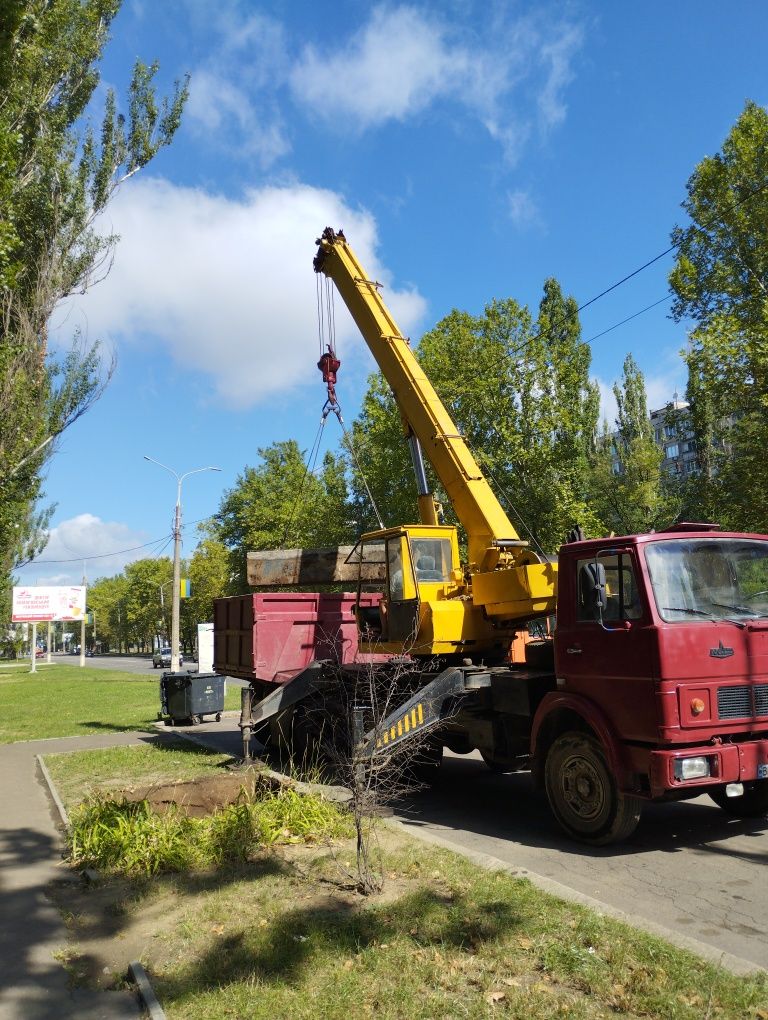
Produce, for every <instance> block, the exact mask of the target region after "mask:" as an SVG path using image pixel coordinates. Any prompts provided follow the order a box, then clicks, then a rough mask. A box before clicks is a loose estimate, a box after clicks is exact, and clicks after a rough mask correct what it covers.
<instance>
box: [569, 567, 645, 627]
mask: <svg viewBox="0 0 768 1020" xmlns="http://www.w3.org/2000/svg"><path fill="white" fill-rule="evenodd" d="M597 562H598V563H600V564H602V566H603V567H604V568H605V608H604V609H603V610H602V613H601V612H600V610H599V609H598V608H597V606H596V604H595V599H594V583H595V571H594V564H595V559H594V557H592V558H591V559H585V560H577V563H576V576H577V579H578V599H577V605H576V619H577V621H579V622H587V621H599V620H601V619H602V620H603V621H605V622H606V623H610V622H612V621H616V620H638V619H639V618H640V617H641V616H642V613H643V608H642V602H641V600H640V591H639V588H638V586H637V578H636V575H635V568H634V564H633V563H632V560H631V558H630V557H629V556H627V555H626V554H625V553H618V554H615V555H613V556H600V557H599V559H598V560H597Z"/></svg>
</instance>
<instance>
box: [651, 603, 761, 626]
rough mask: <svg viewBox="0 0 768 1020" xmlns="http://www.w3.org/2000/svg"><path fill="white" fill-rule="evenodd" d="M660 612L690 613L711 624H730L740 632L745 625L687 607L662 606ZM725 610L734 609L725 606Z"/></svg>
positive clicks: (725, 617)
mask: <svg viewBox="0 0 768 1020" xmlns="http://www.w3.org/2000/svg"><path fill="white" fill-rule="evenodd" d="M718 604H719V603H717V602H713V603H712V605H713V606H716V605H718ZM661 608H662V612H665V613H667V612H669V613H690V614H691V616H704V617H705V618H706V619H707V620H712V622H713V623H732V624H733V625H734V627H740V628H741V629H742V630H743V629H744V627H746V624H745V623H742V621H741V620H732V619H731V618H730V617H728V616H721V617H718V616H713V615H712V613H706V612H704V610H703V609H691V608H690V607H689V606H662V607H661ZM726 608H727V609H735V608H737V607H735V606H726Z"/></svg>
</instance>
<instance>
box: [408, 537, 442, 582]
mask: <svg viewBox="0 0 768 1020" xmlns="http://www.w3.org/2000/svg"><path fill="white" fill-rule="evenodd" d="M411 552H412V555H413V566H414V568H415V571H416V582H417V583H418V582H420V581H438V582H440V581H441V582H443V583H445V582H446V581H448V580H450V575H451V568H452V563H451V542H450V539H448V538H412V539H411Z"/></svg>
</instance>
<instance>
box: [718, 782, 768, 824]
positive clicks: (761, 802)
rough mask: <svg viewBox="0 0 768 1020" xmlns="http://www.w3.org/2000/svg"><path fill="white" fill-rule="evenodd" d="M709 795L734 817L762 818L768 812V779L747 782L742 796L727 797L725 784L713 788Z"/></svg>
mask: <svg viewBox="0 0 768 1020" xmlns="http://www.w3.org/2000/svg"><path fill="white" fill-rule="evenodd" d="M709 796H710V797H711V798H712V800H713V801H714V802H715V804H717V806H718V807H719V808H722V809H723V811H725V813H726V814H728V815H731V816H732V817H733V818H760V817H761V815H765V814H768V779H760V780H758V781H757V782H755V783H745V784H744V793H742V795H741V796H740V797H726V795H725V787H724V786H718V787H716V788H715V789H714V790H711V791H710V793H709Z"/></svg>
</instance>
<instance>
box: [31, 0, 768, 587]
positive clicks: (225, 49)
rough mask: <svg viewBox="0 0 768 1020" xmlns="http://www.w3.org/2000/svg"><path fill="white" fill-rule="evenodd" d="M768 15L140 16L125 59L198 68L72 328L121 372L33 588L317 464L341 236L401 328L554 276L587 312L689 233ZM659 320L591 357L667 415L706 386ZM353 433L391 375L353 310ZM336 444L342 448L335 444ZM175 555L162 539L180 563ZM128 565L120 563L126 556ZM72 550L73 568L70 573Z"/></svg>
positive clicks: (90, 423) (56, 479)
mask: <svg viewBox="0 0 768 1020" xmlns="http://www.w3.org/2000/svg"><path fill="white" fill-rule="evenodd" d="M766 30H768V8H766V6H765V4H763V3H760V2H745V3H742V4H739V5H738V6H735V5H726V4H722V3H720V2H716V0H678V2H676V3H674V4H670V3H668V2H660V0H650V2H648V3H645V4H642V5H640V4H634V5H629V4H614V3H608V2H603V3H600V2H595V0H593V2H582V3H553V4H547V3H533V2H520V3H494V2H493V0H486V2H475V0H454V2H450V0H449V2H444V3H384V4H365V3H361V2H353V0H336V2H335V3H333V4H322V5H320V4H310V3H303V2H295V0H294V2H289V0H274V2H272V3H255V2H250V0H217V2H216V3H211V2H206V0H163V2H162V3H157V2H150V0H125V3H124V6H123V9H122V11H121V13H120V15H119V16H118V18H117V20H116V21H115V23H114V26H113V38H112V41H111V43H110V44H109V47H108V49H107V53H106V58H105V61H104V64H103V80H104V83H105V84H111V85H114V86H115V87H116V88H117V89H118V92H120V91H121V90H124V87H125V84H126V82H127V79H128V77H129V72H130V67H131V66H132V63H133V61H134V60H135V58H136V57H137V56H140V57H142V59H145V60H147V61H149V60H152V59H154V58H155V57H156V58H158V59H159V60H160V62H161V72H160V75H159V85H160V87H161V89H167V88H169V87H170V84H171V83H172V81H173V79H174V78H176V77H179V76H181V75H183V74H184V73H185V72H189V73H190V74H191V76H192V77H191V96H190V101H189V104H188V107H187V110H186V114H185V117H184V122H183V125H182V128H181V129H180V131H179V134H178V135H177V138H176V140H175V141H174V143H173V145H172V146H171V147H170V148H169V149H168V150H167V151H165V152H163V153H161V155H160V156H159V157H158V158H157V159H156V160H155V161H154V162H153V163H152V164H151V165H150V166H149V167H148V168H146V170H145V171H142V172H141V173H140V174H138V175H137V176H136V177H134V178H132V179H131V180H130V181H128V182H127V183H126V184H125V185H124V187H123V188H122V190H121V191H120V192H119V194H118V196H117V197H116V199H115V200H114V202H113V203H112V205H111V206H110V208H109V212H108V214H107V216H106V218H105V223H104V225H103V229H112V230H114V231H116V232H117V233H119V234H120V236H121V241H120V244H119V245H118V247H117V249H116V251H115V257H114V264H113V266H112V270H111V273H110V275H109V276H108V277H107V278H106V279H105V280H104V281H103V282H100V283H99V284H98V285H96V286H94V287H93V288H92V290H91V291H90V292H89V293H88V294H86V295H85V296H81V297H77V298H73V299H70V300H69V301H67V302H66V303H65V304H64V305H63V306H62V307H60V308H59V309H58V310H57V312H56V315H55V317H54V323H53V327H54V334H55V336H56V337H58V338H59V340H60V341H61V342H64V343H66V342H67V341H68V339H69V338H70V337H71V335H72V332H73V330H75V329H76V328H80V329H82V330H83V332H84V334H85V335H86V336H87V337H88V339H89V340H96V339H101V340H102V341H103V342H104V345H105V348H106V349H107V350H109V351H114V352H115V354H116V356H117V370H116V373H115V375H114V378H113V380H112V382H111V384H110V386H109V388H108V389H107V391H106V393H105V394H104V396H103V397H102V399H101V401H100V402H99V403H98V404H97V405H96V407H95V408H94V409H93V410H92V411H91V412H90V413H89V414H88V415H86V416H85V417H83V418H82V419H81V420H80V421H78V422H77V423H76V425H75V426H74V427H73V428H72V429H71V430H70V431H69V432H67V433H66V435H65V436H64V437H63V439H62V440H61V442H60V445H59V449H58V451H57V453H56V456H55V458H54V459H53V461H52V462H51V465H50V468H49V470H48V476H47V483H46V492H47V498H48V500H49V501H53V502H55V503H56V504H57V509H56V512H55V516H54V518H53V522H52V525H53V527H52V532H51V538H50V542H49V545H48V548H47V549H46V551H45V552H44V553H43V554H42V555H41V557H40V558H39V561H38V562H36V563H34V564H32V565H30V566H29V567H27V568H25V569H24V570H23V571H22V572H21V575H20V576H21V578H22V579H23V581H24V582H26V583H40V584H46V583H47V584H59V583H68V582H71V581H79V580H80V577H81V576H82V572H83V558H88V560H87V567H86V572H87V576H88V578H89V580H91V581H92V580H94V579H95V578H97V577H99V576H104V575H109V574H113V573H116V572H117V571H119V570H120V569H122V567H123V566H124V565H125V563H126V562H128V561H129V560H130V559H132V558H136V557H138V556H142V555H147V553H148V552H149V553H150V554H151V553H153V552H156V551H159V550H161V549H162V546H163V543H162V542H160V543H159V544H156V545H154V546H148V547H147V548H146V549H138V550H134V551H132V552H129V553H123V552H120V551H121V550H126V549H130V548H131V547H133V546H140V545H143V544H144V543H152V542H154V541H155V540H159V539H162V538H163V537H164V536H168V535H169V534H170V530H171V519H172V514H173V504H174V501H175V494H176V487H175V482H174V480H173V478H172V477H171V476H170V475H169V474H167V473H166V472H164V471H163V470H162V469H161V468H159V467H156V466H154V465H153V464H149V463H147V462H146V461H145V460H144V459H143V455H144V454H148V455H150V456H152V457H154V458H156V459H157V460H159V461H161V462H163V463H164V464H168V465H170V466H171V467H172V468H174V469H175V470H176V471H178V472H179V473H182V472H186V471H189V470H192V469H194V468H198V467H201V466H204V465H216V466H218V467H220V468H221V472H220V473H202V474H199V475H195V476H194V477H192V478H189V479H187V480H186V481H185V483H184V490H183V508H184V519H185V521H186V522H189V525H188V527H187V528H186V530H185V544H184V551H185V553H191V551H192V550H193V548H194V545H195V540H196V534H195V527H194V525H193V524H192V522H194V521H197V520H199V519H201V518H204V517H206V516H207V515H209V514H210V513H212V512H214V511H215V510H216V508H217V506H218V504H219V501H220V498H221V495H222V493H223V491H224V490H225V489H226V488H228V487H231V486H232V485H233V484H234V482H235V480H236V477H237V475H238V473H239V472H241V471H242V469H243V467H244V466H245V465H246V464H255V463H256V462H257V459H258V454H257V450H258V448H259V447H263V446H266V445H268V444H270V443H272V442H274V441H277V440H282V439H288V438H296V439H297V440H299V442H300V443H301V444H302V446H303V447H304V448H309V447H310V446H311V444H312V440H313V438H314V435H315V432H316V429H317V424H318V420H319V415H320V409H321V407H322V404H323V400H324V390H323V387H322V383H321V380H320V374H319V372H318V371H317V369H316V367H315V363H316V361H317V357H318V339H317V322H316V304H315V279H314V273H313V271H312V257H313V254H314V240H315V238H316V237H317V236H318V234H319V233H320V231H321V230H322V229H323V227H325V226H327V225H330V226H333V227H336V228H339V227H342V228H344V230H345V232H346V234H347V237H348V239H349V240H350V242H351V243H352V245H353V247H354V248H355V250H356V252H357V254H358V255H359V256H360V258H361V261H362V262H363V265H364V266H365V267H366V268H367V269H368V270H369V272H370V273H371V275H373V276H375V277H376V278H377V279H379V280H380V281H382V282H383V283H384V284H385V290H384V295H385V300H386V301H387V303H388V304H389V305H390V307H391V309H392V310H393V312H394V314H395V317H396V319H397V320H398V322H399V324H400V326H401V328H402V329H403V331H404V332H406V333H408V334H409V335H410V336H411V337H412V338H414V339H417V338H418V337H419V336H420V335H421V333H422V332H423V331H424V330H426V329H428V328H429V327H430V326H431V325H433V324H434V323H435V322H436V321H437V320H439V319H440V318H441V317H442V316H444V315H445V314H447V313H448V312H449V311H450V310H451V309H452V308H454V307H458V308H463V309H467V310H468V311H470V312H477V311H479V310H481V309H482V307H483V305H484V304H485V303H487V302H488V301H490V300H491V299H493V298H502V297H514V298H516V299H517V300H519V301H521V302H523V303H528V304H529V305H531V307H532V308H534V309H535V307H536V306H537V304H538V301H539V299H540V296H541V289H542V285H543V282H544V280H545V279H546V278H547V277H548V276H555V277H557V278H558V280H559V281H560V283H561V285H562V286H563V288H564V290H565V291H566V292H567V293H569V294H573V295H574V296H575V297H576V299H577V300H578V301H579V303H580V304H583V303H584V302H586V301H588V300H589V299H590V298H592V297H594V296H595V295H596V294H598V293H600V292H601V291H602V290H604V289H605V288H606V287H608V286H610V285H611V284H612V283H614V282H616V281H617V280H619V279H621V278H622V277H624V276H625V275H627V274H628V273H630V272H632V271H633V270H634V269H636V268H637V267H638V266H640V265H642V264H643V263H645V262H646V261H648V260H649V259H652V258H653V257H654V256H656V255H658V254H659V253H660V252H661V251H663V250H664V249H665V248H666V247H668V244H669V233H670V230H671V228H672V226H673V225H674V224H675V223H676V222H683V214H682V211H681V210H680V202H681V201H682V200H683V198H684V196H685V184H686V181H687V179H688V177H689V176H690V173H691V172H692V170H693V169H694V167H695V165H696V163H697V162H698V161H699V160H700V159H702V157H703V156H705V155H707V154H712V153H714V152H716V151H717V150H718V149H719V148H720V146H721V144H722V142H723V139H724V138H725V136H726V134H727V132H728V131H729V129H730V127H731V125H732V124H733V122H734V121H735V119H736V118H737V116H738V115H739V112H740V111H741V109H742V108H743V105H744V102H745V100H746V99H753V100H755V101H756V102H759V103H766V102H768V76H767V75H766V62H765V48H764V40H765V37H766ZM670 266H671V258H670V257H669V256H667V257H666V258H664V259H661V260H660V261H659V262H657V263H655V264H654V265H653V266H652V267H651V268H649V269H647V270H646V271H644V272H643V273H641V274H639V275H638V276H637V277H635V278H634V279H633V280H631V281H630V282H629V283H627V284H625V285H623V286H622V287H620V288H618V289H617V290H615V291H613V292H612V293H611V294H609V295H608V296H606V297H605V298H603V299H601V300H600V301H598V302H596V303H595V304H594V305H592V306H590V307H589V308H588V309H586V310H585V311H584V313H583V315H582V325H583V336H584V338H585V339H590V338H592V337H593V336H596V335H597V334H598V333H601V332H602V331H603V330H605V329H607V328H609V327H611V326H613V325H614V324H616V323H617V322H619V321H620V320H622V319H625V318H627V317H628V316H631V315H633V314H634V313H635V312H638V311H639V310H640V309H642V308H645V307H646V306H647V305H649V304H651V303H653V302H655V301H657V300H659V299H660V298H663V297H664V296H665V294H666V293H667V283H666V276H667V273H668V271H669V268H670ZM668 307H669V306H668V305H667V304H661V305H658V306H657V307H656V308H654V309H652V310H651V311H648V312H647V313H646V314H644V315H641V316H638V317H637V318H636V319H633V321H631V322H629V323H627V324H626V325H624V326H621V327H620V328H617V329H614V330H613V331H611V332H610V333H608V334H607V335H605V336H603V337H601V338H599V339H597V340H595V341H594V343H593V344H592V351H593V362H592V370H593V375H594V377H595V378H597V379H598V380H599V381H600V384H601V386H602V387H603V390H604V392H605V394H606V399H605V404H604V407H605V410H606V412H608V413H610V410H611V398H610V396H609V394H610V386H611V384H612V382H613V381H614V380H616V379H617V378H618V377H619V375H620V372H621V365H622V362H623V360H624V357H625V355H626V354H627V352H632V354H633V355H634V357H635V359H636V360H637V362H638V363H639V365H640V367H641V368H642V370H643V371H644V373H645V375H646V382H647V387H648V392H649V399H650V402H651V404H652V405H653V406H661V405H662V404H663V403H665V402H666V401H667V400H670V399H671V398H672V394H673V392H674V391H675V390H678V391H679V392H680V393H682V392H683V391H684V387H685V372H684V369H683V366H682V363H681V361H680V358H679V351H680V350H681V349H682V348H683V347H684V345H685V341H686V325H685V323H680V324H675V323H673V322H671V320H670V319H669V317H668ZM337 339H338V346H339V353H340V356H341V358H342V362H343V364H342V368H341V372H340V375H339V385H338V387H337V389H338V394H339V399H340V402H341V405H342V409H343V411H344V415H345V418H346V419H347V420H351V419H352V418H353V417H354V416H355V414H356V412H357V410H358V407H359V402H360V398H361V395H362V393H363V392H364V389H365V381H366V377H367V375H368V373H369V372H370V371H371V370H372V368H373V363H372V361H371V359H370V356H369V355H368V353H367V350H366V349H365V347H364V344H363V342H362V340H361V339H360V338H359V337H358V336H357V335H356V332H355V330H354V327H353V326H352V324H351V322H349V321H348V320H347V319H346V318H345V317H344V315H343V314H341V312H339V318H338V322H337ZM338 439H339V434H338V428H337V427H336V425H335V423H334V422H331V423H330V424H329V426H328V428H327V429H326V438H325V448H328V447H329V446H332V445H334V444H336V443H337V442H338ZM169 552H170V548H167V549H165V553H166V554H168V553H169ZM107 554H109V555H107ZM64 560H72V561H73V562H60V561H64Z"/></svg>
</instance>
